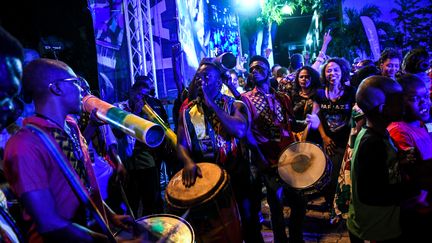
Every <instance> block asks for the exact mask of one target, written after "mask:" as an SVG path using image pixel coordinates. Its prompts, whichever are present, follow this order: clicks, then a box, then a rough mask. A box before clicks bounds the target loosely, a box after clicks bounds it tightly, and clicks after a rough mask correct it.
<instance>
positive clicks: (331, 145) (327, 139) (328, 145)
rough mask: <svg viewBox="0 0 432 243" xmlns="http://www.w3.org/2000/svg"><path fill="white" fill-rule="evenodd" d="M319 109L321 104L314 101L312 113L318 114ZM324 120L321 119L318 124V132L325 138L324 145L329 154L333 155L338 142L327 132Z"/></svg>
mask: <svg viewBox="0 0 432 243" xmlns="http://www.w3.org/2000/svg"><path fill="white" fill-rule="evenodd" d="M319 111H320V108H319V104H318V103H316V102H314V103H313V109H312V115H317V114H318V112H319ZM318 117H319V116H318ZM323 122H324V121H320V123H319V126H318V132H319V133H320V135H321V138H322V140H323V145H324V150H325V152H327V154H328V155H330V156H331V155H333V153H334V149H335V148H336V144H335V143H334V142H333V140H332V139H331V138H330V137H329V136H327V134H326V133H325V130H324V126H323Z"/></svg>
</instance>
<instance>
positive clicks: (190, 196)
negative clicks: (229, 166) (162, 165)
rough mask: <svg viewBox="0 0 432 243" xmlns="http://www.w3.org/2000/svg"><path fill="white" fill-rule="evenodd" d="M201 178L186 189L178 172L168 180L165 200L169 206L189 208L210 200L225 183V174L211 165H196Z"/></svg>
mask: <svg viewBox="0 0 432 243" xmlns="http://www.w3.org/2000/svg"><path fill="white" fill-rule="evenodd" d="M197 166H199V168H200V169H201V172H202V178H200V177H197V178H196V181H195V184H194V185H193V186H191V187H189V188H186V187H185V186H184V185H183V182H182V172H183V170H181V171H179V172H178V173H177V174H175V176H174V177H173V178H172V179H171V180H170V182H169V183H168V186H167V188H166V193H165V196H166V199H167V202H168V203H169V204H171V205H172V206H175V207H178V208H190V207H194V206H196V205H199V204H202V203H204V202H206V201H208V200H211V199H212V198H213V196H214V195H216V194H217V192H218V191H219V190H220V188H222V187H223V185H224V184H225V183H226V178H227V175H226V172H225V171H224V170H222V168H220V167H219V166H218V165H216V164H212V163H198V164H197Z"/></svg>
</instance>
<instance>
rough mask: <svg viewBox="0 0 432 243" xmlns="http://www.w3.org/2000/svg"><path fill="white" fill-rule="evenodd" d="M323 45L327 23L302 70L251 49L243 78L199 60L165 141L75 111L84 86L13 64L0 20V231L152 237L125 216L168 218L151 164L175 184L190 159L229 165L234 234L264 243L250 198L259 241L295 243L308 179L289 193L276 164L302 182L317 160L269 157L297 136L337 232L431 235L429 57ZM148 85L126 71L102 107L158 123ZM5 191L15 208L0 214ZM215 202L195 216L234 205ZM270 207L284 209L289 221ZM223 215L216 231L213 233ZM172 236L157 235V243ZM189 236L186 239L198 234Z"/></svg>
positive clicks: (197, 177)
mask: <svg viewBox="0 0 432 243" xmlns="http://www.w3.org/2000/svg"><path fill="white" fill-rule="evenodd" d="M330 41H331V36H330V32H327V33H326V34H325V36H324V44H323V47H322V49H321V51H320V52H319V55H318V57H317V58H316V60H315V63H313V64H312V65H310V66H309V65H307V64H305V63H304V58H303V57H302V55H301V54H296V55H293V56H292V59H291V64H290V65H289V66H288V67H283V65H278V64H276V65H274V66H273V67H271V66H270V64H269V62H268V60H267V59H266V58H265V57H262V56H253V57H251V58H250V60H249V65H248V70H247V72H246V73H239V72H237V71H236V70H235V69H232V70H226V69H225V68H224V66H223V65H220V63H218V61H217V60H216V59H209V58H205V59H203V60H202V61H201V63H200V64H199V67H198V69H197V71H196V73H195V75H194V77H193V78H192V81H191V82H190V84H189V87H188V88H187V89H185V90H184V93H183V95H182V96H179V100H178V101H177V103H179V104H181V105H178V106H176V110H173V114H176V116H175V117H177V118H178V120H176V121H175V123H176V124H175V127H176V131H175V133H176V135H177V138H176V139H175V140H176V141H175V140H174V141H173V140H172V137H168V136H167V137H166V138H165V140H164V141H163V142H162V144H161V145H160V146H158V147H157V148H152V147H150V146H148V145H147V144H146V143H145V141H142V140H139V139H137V137H136V136H131V135H130V134H129V135H128V134H126V133H124V131H122V130H121V129H119V127H118V126H115V125H113V124H110V125H109V124H107V123H106V119H105V120H104V119H101V118H99V117H98V111H97V109H95V110H93V111H84V110H82V100H83V97H85V96H90V95H91V92H90V88H89V85H88V83H87V82H86V81H85V79H84V78H82V77H79V76H78V75H77V74H76V73H75V72H74V70H72V69H71V68H70V67H69V66H68V65H67V64H66V63H64V62H62V61H59V60H51V59H46V58H37V59H35V60H33V61H31V62H30V63H28V64H26V65H25V66H24V65H23V60H24V53H23V48H22V46H21V45H20V43H19V42H18V41H17V40H16V39H15V38H14V37H12V36H11V35H9V34H8V33H7V32H6V31H5V30H4V29H2V28H1V27H0V88H1V89H0V106H1V114H0V121H1V124H0V129H1V132H2V134H1V135H2V140H0V142H1V144H0V145H1V153H0V156H1V157H0V158H1V159H2V168H1V169H2V170H1V172H2V173H1V175H0V180H1V182H2V183H3V184H5V185H7V186H5V188H6V187H7V188H8V189H5V190H3V191H4V192H6V195H3V193H2V194H1V195H0V199H1V202H0V205H2V206H0V212H1V214H0V239H1V240H3V241H5V242H21V241H28V242H114V241H118V242H149V241H152V240H150V239H151V238H152V237H154V235H155V234H156V233H157V232H156V233H155V232H153V231H154V230H153V229H149V228H145V229H141V230H140V231H139V232H137V224H136V219H137V218H139V217H142V216H148V215H154V214H160V213H164V212H169V211H168V210H169V208H168V207H167V202H165V200H164V198H163V197H162V193H161V191H163V188H161V183H160V182H161V178H160V175H161V173H160V169H161V165H162V164H164V165H166V167H167V171H168V174H169V178H174V176H175V175H180V177H179V178H181V180H180V181H181V182H182V185H183V186H184V190H186V191H187V190H188V188H193V187H194V186H196V184H198V181H201V180H203V181H205V180H206V177H211V176H210V175H209V174H208V173H204V171H202V168H201V167H200V162H211V163H214V164H217V165H219V166H220V167H221V168H223V169H224V171H226V172H227V174H228V175H229V184H230V187H231V188H232V194H233V198H234V199H235V202H236V205H235V206H234V209H233V210H234V211H235V210H238V213H239V219H240V221H241V227H240V229H239V232H238V235H239V242H242V241H244V242H264V239H263V237H262V234H261V222H260V211H261V201H262V199H263V197H264V196H265V197H266V200H267V203H268V205H269V208H270V214H271V228H272V231H273V237H274V240H273V242H276V243H281V242H283V243H284V242H291V243H293V242H294V243H295V242H304V239H303V225H304V220H305V215H306V209H307V202H308V200H309V199H310V197H309V196H310V194H308V193H307V192H306V190H305V189H308V187H314V186H316V185H314V183H317V181H311V182H310V185H307V186H304V187H301V188H299V187H296V186H294V185H293V184H290V183H289V182H287V181H285V180H283V178H281V175H280V174H279V173H280V172H279V169H280V168H281V167H286V166H291V167H292V169H290V170H291V171H292V173H297V174H298V176H299V177H306V176H307V175H306V174H308V173H305V171H307V170H309V169H310V168H312V167H315V166H316V165H314V164H312V162H311V161H312V160H313V159H314V158H312V157H313V156H315V155H310V154H307V153H306V154H301V153H298V154H295V156H294V157H295V158H296V161H295V163H294V162H293V163H289V162H292V161H281V158H282V156H281V155H282V154H284V152H285V150H286V149H287V148H289V147H290V146H292V145H293V144H299V143H310V144H314V145H317V146H318V147H319V148H320V150H322V153H323V154H324V157H325V159H326V161H325V162H324V163H327V164H325V166H326V168H325V170H326V171H327V172H328V173H327V174H323V177H326V178H324V179H323V178H320V180H323V181H320V182H319V183H322V184H323V185H320V187H319V190H318V191H317V192H315V193H318V194H320V195H322V196H324V198H325V202H326V210H328V211H331V212H332V213H333V215H332V217H333V218H332V220H333V221H332V222H336V221H337V222H341V221H342V220H341V219H345V220H346V224H347V228H348V231H349V235H350V239H351V242H364V241H365V240H367V241H374V242H417V241H420V240H422V241H424V240H425V239H429V240H431V236H430V234H428V229H429V228H428V227H429V225H430V224H429V222H430V221H431V220H432V206H431V205H430V203H432V196H431V193H430V192H431V190H432V180H431V178H432V177H431V176H430V175H431V172H432V152H431V151H432V149H431V146H432V123H430V122H431V121H432V118H431V111H430V107H431V79H432V77H431V74H432V72H431V66H430V62H429V55H428V52H427V51H426V50H424V49H421V48H418V49H413V50H410V51H409V52H408V53H406V54H405V56H404V58H402V57H401V53H400V52H399V51H398V50H396V49H385V50H384V51H383V52H382V54H381V58H380V59H379V60H378V61H377V62H374V61H372V60H368V59H365V60H355V63H353V64H352V65H350V64H349V63H348V62H347V61H346V60H345V59H343V58H339V57H328V56H327V55H326V49H327V46H328V44H329V43H330ZM152 84H153V82H152V80H151V79H149V78H148V77H146V76H140V77H137V78H136V80H135V83H134V84H133V85H132V87H131V89H130V91H129V97H128V99H127V100H126V101H122V102H118V103H116V104H114V105H115V106H116V107H118V108H120V109H121V110H122V111H124V112H125V114H133V115H135V116H138V117H141V118H144V119H147V120H151V119H152V115H151V114H149V113H148V112H146V111H145V109H144V107H145V106H150V107H151V109H152V110H153V111H154V112H155V113H156V114H157V115H158V116H160V118H161V120H162V123H163V124H161V125H162V126H164V127H169V124H168V116H167V112H166V111H165V108H164V106H163V105H162V103H161V102H160V100H158V99H157V98H155V97H154V93H153V92H154V87H153V86H152ZM23 100H24V101H25V102H26V103H30V102H32V103H33V104H34V106H35V113H34V115H32V116H30V117H27V118H25V119H24V120H23V121H22V124H21V123H18V122H17V120H18V118H19V117H20V115H21V113H22V110H23V107H24V106H25V105H24V104H23ZM122 114H123V113H121V112H118V114H111V115H117V116H121V115H122ZM153 116H154V115H153ZM153 118H154V117H153ZM170 139H171V140H170ZM287 162H288V163H287ZM322 162H323V161H320V163H322ZM314 163H316V162H315V161H314ZM287 164H288V165H287ZM179 171H181V172H179ZM347 171H348V173H347ZM314 173H316V171H315V172H314ZM315 176H318V177H319V176H321V175H315ZM173 180H175V178H174V179H173ZM347 187H348V190H346V188H347ZM263 188H264V189H265V190H263ZM317 188H318V186H317ZM343 188H345V189H344V190H343ZM343 193H345V194H348V196H347V197H345V198H344V197H343V195H342V194H343ZM345 196H346V195H345ZM342 199H345V200H342ZM200 200H202V198H201V199H200ZM208 200H216V199H208ZM208 200H207V201H208ZM12 201H14V202H16V204H18V205H19V208H20V209H18V210H13V209H12V208H9V209H8V206H10V205H11V203H10V202H12ZM204 201H206V200H204ZM170 203H172V202H170ZM218 203H219V202H218ZM220 204H221V205H217V212H216V213H215V212H208V215H207V217H208V218H211V217H213V214H218V213H219V214H222V213H221V212H226V211H223V208H225V207H232V205H231V204H229V203H220ZM171 206H172V205H171ZM284 206H289V207H290V208H291V211H290V217H289V221H288V223H287V224H286V223H285V218H284V213H283V209H284ZM190 210H193V208H191V209H190ZM203 213H204V214H207V212H203ZM186 214H187V213H186ZM11 215H12V216H11ZM185 217H187V216H185ZM191 217H192V216H191ZM221 217H222V216H221ZM222 218H223V217H222ZM192 222H193V221H192ZM342 222H343V221H342ZM221 224H222V225H220V226H216V227H222V229H224V227H226V226H225V222H222V223H221ZM192 227H202V226H199V225H192ZM228 227H230V226H228ZM286 227H288V229H289V234H287V231H286ZM233 229H236V228H235V227H233V226H232V228H231V230H233ZM118 230H126V231H133V232H134V233H135V234H134V238H133V239H123V238H122V237H121V236H117V237H116V238H115V237H114V236H113V234H112V232H113V231H118ZM205 230H206V229H200V230H199V232H204V231H205ZM222 231H223V230H222ZM170 234H171V232H169V233H167V235H165V234H164V233H160V232H159V235H158V236H159V241H158V242H164V241H163V240H164V239H165V238H166V237H168V236H169V235H170ZM149 235H153V236H149ZM156 235H157V234H156ZM200 237H201V236H200V235H199V234H198V235H197V242H200V239H204V238H205V239H211V236H209V235H207V236H205V237H203V238H200ZM209 237H210V238H209ZM221 237H222V238H223V237H224V236H221ZM214 238H215V239H216V238H217V236H214ZM217 239H219V238H217ZM225 239H227V238H225ZM228 239H233V238H228ZM165 240H166V239H165ZM155 241H157V240H155Z"/></svg>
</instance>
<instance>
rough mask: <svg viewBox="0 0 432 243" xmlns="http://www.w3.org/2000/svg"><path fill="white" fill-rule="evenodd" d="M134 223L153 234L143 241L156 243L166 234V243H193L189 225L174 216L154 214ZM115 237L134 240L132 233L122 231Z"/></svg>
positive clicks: (193, 235)
mask: <svg viewBox="0 0 432 243" xmlns="http://www.w3.org/2000/svg"><path fill="white" fill-rule="evenodd" d="M136 222H137V223H138V224H140V225H141V226H143V228H146V227H147V228H150V229H152V231H153V232H154V233H153V235H152V236H151V237H148V238H150V239H145V240H148V241H149V242H156V241H157V240H158V239H159V238H160V237H163V236H165V235H167V234H169V237H168V238H167V239H166V242H176V243H194V242H195V234H194V231H193V229H192V227H191V226H190V224H189V223H188V222H187V221H186V220H184V219H182V218H180V217H178V216H176V215H171V214H154V215H149V216H145V217H142V218H140V219H138V220H137V221H136ZM115 236H116V237H120V238H121V239H124V240H132V239H134V235H133V233H132V232H127V231H124V230H121V231H119V232H117V233H116V234H115ZM152 237H153V238H152ZM146 242H147V241H146Z"/></svg>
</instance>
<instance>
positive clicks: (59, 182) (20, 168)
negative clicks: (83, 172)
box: [4, 117, 106, 242]
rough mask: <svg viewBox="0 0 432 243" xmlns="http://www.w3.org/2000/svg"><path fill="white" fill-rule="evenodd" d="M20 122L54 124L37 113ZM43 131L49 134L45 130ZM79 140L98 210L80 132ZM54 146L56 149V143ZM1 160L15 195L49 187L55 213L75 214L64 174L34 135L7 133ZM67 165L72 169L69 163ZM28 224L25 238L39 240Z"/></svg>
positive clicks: (74, 200)
mask: <svg viewBox="0 0 432 243" xmlns="http://www.w3.org/2000/svg"><path fill="white" fill-rule="evenodd" d="M67 120H68V123H69V124H72V125H73V124H75V126H76V123H75V122H74V121H73V120H71V119H67ZM23 124H24V125H26V124H34V125H37V126H38V127H40V128H43V129H44V130H46V129H49V128H50V127H55V125H54V124H53V123H50V122H48V121H46V120H45V119H42V118H39V117H29V118H27V119H25V120H24V123H23ZM46 131H47V130H46ZM78 131H79V129H78ZM47 133H48V134H49V132H47ZM53 139H54V138H53ZM80 140H81V147H82V150H83V153H84V157H85V167H86V169H87V172H88V175H89V179H90V184H91V185H92V187H93V188H96V189H95V190H94V193H93V200H94V201H95V203H96V205H98V207H99V209H100V210H101V208H103V206H102V200H101V197H100V193H99V190H98V186H97V182H96V178H95V176H94V172H93V169H92V166H91V161H90V157H89V154H88V150H87V146H86V145H85V143H84V142H83V141H84V138H83V137H82V135H81V134H80ZM56 145H57V144H56ZM57 148H58V149H59V150H60V148H59V147H58V146H57ZM4 163H5V164H4V170H5V175H6V177H7V180H8V182H9V184H10V186H11V188H12V190H13V192H14V193H15V194H16V195H17V196H18V197H21V196H22V195H23V194H24V193H26V192H31V191H36V190H42V189H49V190H50V191H51V193H52V195H53V198H54V200H55V206H56V211H57V213H58V214H59V215H60V216H61V217H63V218H65V219H68V220H70V219H72V218H74V217H75V216H76V215H75V214H76V213H77V209H78V207H79V206H80V204H81V203H80V201H79V199H78V198H77V197H76V196H75V194H74V192H73V190H72V188H71V187H70V186H69V184H68V182H67V180H66V179H65V178H64V176H63V173H62V172H61V170H60V168H59V166H58V165H57V162H56V161H55V160H54V158H53V157H52V155H51V153H50V152H49V151H48V150H47V149H46V147H45V145H44V144H43V142H42V141H41V140H40V138H39V137H38V136H37V135H35V134H33V133H32V132H31V131H30V130H28V129H26V128H23V129H21V130H20V131H19V132H18V133H17V134H15V135H14V136H13V137H11V139H10V140H9V141H8V143H7V145H6V150H5V160H4ZM70 168H71V169H72V170H73V168H72V166H71V167H70ZM76 176H77V175H76ZM102 210H103V209H102ZM101 213H103V214H104V211H101ZM23 217H24V219H25V220H26V221H32V219H31V217H30V215H28V214H26V213H25V212H24V215H23ZM105 218H106V217H105ZM31 228H32V229H31V230H30V232H29V242H43V241H42V238H41V236H40V235H39V234H38V233H37V232H36V230H35V225H34V223H32V227H31Z"/></svg>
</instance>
